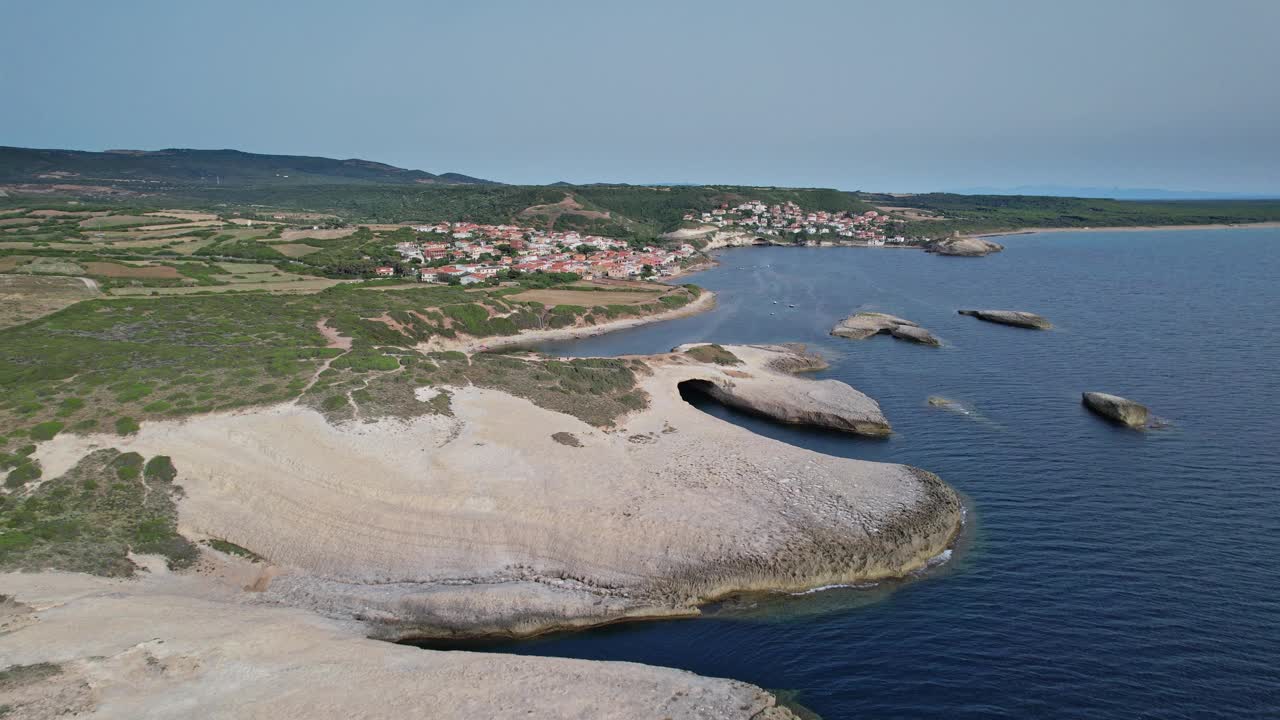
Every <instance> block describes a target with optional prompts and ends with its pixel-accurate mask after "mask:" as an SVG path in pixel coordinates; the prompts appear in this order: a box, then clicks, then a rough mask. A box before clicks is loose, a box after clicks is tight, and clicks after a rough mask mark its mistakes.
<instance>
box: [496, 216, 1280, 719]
mask: <svg viewBox="0 0 1280 720" xmlns="http://www.w3.org/2000/svg"><path fill="white" fill-rule="evenodd" d="M1001 242H1002V243H1004V244H1005V246H1006V248H1007V249H1006V250H1005V251H1004V252H1002V253H999V254H995V255H991V256H989V257H985V258H954V257H939V256H934V255H928V254H925V253H922V252H918V251H914V250H903V249H888V248H780V247H761V248H744V249H730V250H725V251H721V252H720V253H719V254H718V256H717V259H718V261H719V264H718V266H716V267H714V268H712V269H710V270H707V271H705V272H701V273H698V274H696V275H692V276H689V277H688V278H687V279H685V280H682V281H683V282H692V283H697V284H698V285H700V286H702V287H705V288H708V289H710V290H714V291H715V292H716V293H717V295H718V296H719V297H718V305H717V306H716V308H715V309H714V310H712V311H710V312H707V313H704V314H701V315H696V316H692V317H687V318H682V319H679V320H674V321H670V322H663V323H658V324H653V325H648V326H643V327H639V328H635V329H632V330H628V331H622V332H618V333H613V334H608V335H603V336H598V337H593V338H587V339H582V340H575V341H568V342H560V343H552V344H547V345H544V346H541V347H540V348H539V349H541V350H544V351H546V352H549V353H554V354H561V355H569V356H595V355H603V356H608V355H618V354H623V353H655V352H662V351H666V350H669V349H671V348H672V347H674V346H676V345H679V344H681V343H686V342H696V341H712V342H719V343H781V342H801V343H805V344H806V345H808V347H809V348H810V349H812V350H815V351H818V352H820V353H821V354H822V355H823V356H825V357H826V358H827V359H828V360H829V362H830V363H831V367H830V369H829V370H826V371H824V372H821V373H818V374H817V376H818V377H827V378H836V379H839V380H842V381H844V382H846V383H848V384H850V385H852V386H853V387H856V388H858V389H859V390H862V391H863V392H865V393H867V394H869V395H871V396H872V397H874V398H876V399H877V400H878V401H879V402H880V404H881V406H882V407H883V409H884V411H885V414H886V415H887V417H888V418H889V420H890V421H891V422H892V424H893V429H894V432H893V435H892V436H891V437H889V438H888V439H884V440H870V439H861V438H857V437H852V436H848V435H843V434H837V433H831V432H818V431H814V430H810V429H805V428H799V427H793V426H785V425H779V424H775V423H772V422H770V421H767V420H763V419H760V418H757V417H753V416H749V415H744V414H741V413H738V412H735V411H732V410H728V409H725V408H723V407H721V406H719V405H717V404H715V403H714V402H713V401H709V400H707V399H705V398H701V397H697V396H691V397H689V398H688V399H689V400H690V402H693V403H694V404H695V405H697V406H698V407H700V408H702V409H703V410H704V411H706V412H707V413H709V414H711V415H713V416H715V417H717V418H720V419H722V420H723V421H724V422H730V423H734V424H737V425H741V426H743V427H746V428H750V429H751V430H753V431H754V432H756V433H759V434H760V435H764V436H767V437H771V438H775V439H778V440H781V441H784V442H787V443H791V444H794V445H798V446H801V447H805V448H809V449H811V450H814V451H817V452H821V453H827V454H830V455H838V456H844V457H853V458H860V459H865V460H875V461H883V462H892V463H906V464H910V465H915V466H918V467H921V468H925V469H927V470H930V471H933V472H935V473H937V474H938V475H940V476H941V477H942V478H943V479H944V480H946V481H947V482H948V483H950V484H951V485H952V486H953V487H955V488H956V489H957V490H959V491H960V492H961V493H962V494H963V496H964V499H965V502H966V507H967V517H966V527H965V531H964V533H963V535H962V536H961V537H960V538H959V539H958V541H957V543H956V546H955V547H954V548H953V549H952V550H951V551H950V552H949V553H946V554H944V556H943V557H941V558H939V559H938V560H939V562H937V563H936V564H935V565H934V566H933V567H931V568H930V569H928V570H926V571H923V572H921V573H919V574H917V575H916V576H913V577H910V578H906V579H903V580H900V581H892V582H885V583H880V584H876V585H868V586H862V587H835V588H824V589H820V590H817V591H813V592H809V593H805V594H801V595H787V594H781V593H778V594H763V595H751V596H743V597H740V598H735V599H733V600H731V601H728V602H725V603H721V604H719V605H715V606H712V607H709V608H707V609H706V613H705V615H704V616H703V617H700V618H696V619H690V620H675V621H663V622H636V623H628V624H620V625H613V626H609V627H605V628H600V629H596V630H590V631H585V632H577V633H567V634H558V635H550V636H546V637H540V638H536V639H532V640H526V641H521V642H507V643H503V644H496V645H491V646H487V647H484V648H480V649H485V650H493V651H497V652H505V653H518V654H525V655H551V656H562V657H575V658H590V659H595V660H625V661H634V662H641V663H648V664H652V665H662V666H668V667H675V668H683V669H686V670H690V671H693V672H695V673H699V674H702V675H709V676H718V677H727V678H734V679H738V680H743V681H747V682H751V683H754V684H757V685H760V686H762V687H765V688H768V689H770V690H774V691H778V692H780V693H782V694H783V695H784V697H787V698H789V699H790V700H792V701H794V702H796V703H799V704H800V705H803V706H804V707H805V708H807V709H808V710H811V711H812V712H814V713H816V714H817V715H819V716H821V717H823V718H828V719H831V718H952V719H955V718H1280V419H1278V417H1277V414H1278V413H1280V229H1273V228H1272V229H1225V230H1180V231H1151V232H1071V233H1044V234H1032V235H1019V236H1011V237H1006V238H1002V239H1001ZM966 308H988V309H1011V310H1028V311H1031V312H1036V313H1039V314H1042V315H1044V316H1046V317H1048V318H1049V319H1050V320H1051V321H1052V322H1053V323H1054V325H1055V328H1054V329H1053V330H1049V331H1033V330H1022V329H1017V328H1010V327H1005V326H1000V325H993V324H989V323H985V322H981V321H979V320H976V319H974V318H971V317H963V316H960V315H958V314H957V313H956V311H957V310H960V309H966ZM857 310H877V311H883V312H888V313H892V314H895V315H899V316H902V317H904V318H907V319H909V320H913V321H915V322H917V323H919V324H920V325H922V326H924V327H925V328H927V329H929V330H931V331H932V332H933V333H934V334H935V335H937V336H938V337H939V338H940V339H941V340H942V343H943V346H942V347H941V348H930V347H925V346H921V345H915V344H911V343H907V342H903V341H900V340H895V339H893V338H890V337H887V336H877V337H873V338H870V339H867V340H860V341H854V340H845V339H840V338H834V337H831V336H829V335H828V331H829V330H830V329H831V327H832V326H833V325H834V324H835V323H836V322H837V321H838V320H840V319H841V318H842V317H844V316H845V315H847V314H849V313H852V312H854V311H857ZM1087 390H1097V391H1103V392H1109V393H1114V394H1118V395H1123V396H1125V397H1128V398H1132V399H1134V400H1137V401H1139V402H1142V403H1144V404H1146V405H1148V406H1149V407H1150V408H1151V411H1152V412H1153V413H1154V415H1155V416H1156V417H1157V418H1158V423H1159V425H1160V427H1158V428H1156V429H1152V430H1148V431H1145V432H1140V431H1135V430H1131V429H1128V428H1124V427H1120V426H1117V425H1113V424H1111V423H1108V422H1106V421H1104V420H1102V419H1100V418H1098V417H1096V416H1093V415H1091V414H1090V413H1089V412H1087V411H1086V410H1085V408H1083V407H1082V406H1081V403H1080V394H1081V392H1083V391H1087ZM931 396H938V397H941V398H946V399H948V400H950V401H951V402H952V403H953V404H951V405H949V406H945V407H938V406H933V405H930V404H929V402H928V398H930V397H931Z"/></svg>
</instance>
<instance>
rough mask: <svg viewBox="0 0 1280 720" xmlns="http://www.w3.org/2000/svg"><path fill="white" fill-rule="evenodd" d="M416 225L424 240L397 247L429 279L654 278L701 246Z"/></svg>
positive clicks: (508, 228) (388, 271)
mask: <svg viewBox="0 0 1280 720" xmlns="http://www.w3.org/2000/svg"><path fill="white" fill-rule="evenodd" d="M413 229H414V230H415V231H416V232H418V233H420V237H419V238H418V240H415V241H411V242H402V243H398V244H397V245H396V250H397V251H398V252H399V253H400V255H401V257H402V258H404V260H405V261H406V262H407V263H410V264H411V266H416V267H415V270H414V274H415V275H417V277H418V279H419V280H421V281H423V282H436V283H459V284H462V285H471V284H475V283H479V282H485V281H487V280H489V279H490V278H494V279H496V278H499V277H504V276H505V277H510V276H512V275H515V274H519V273H532V272H546V273H577V274H578V275H581V276H583V277H607V278H631V277H642V278H648V277H653V276H656V275H674V274H676V273H677V272H679V269H680V268H681V263H682V261H687V260H688V259H689V258H690V257H692V256H693V255H694V254H695V253H696V252H697V251H696V250H695V249H694V247H693V246H692V245H688V244H685V245H680V246H679V247H677V248H674V249H670V248H660V247H655V246H645V247H643V248H640V249H633V248H632V247H630V245H628V243H627V242H626V241H624V240H618V239H615V238H607V237H601V236H599V235H584V234H581V233H578V232H576V231H566V232H561V231H547V230H536V229H533V228H527V227H521V226H518V225H481V224H477V223H469V222H455V223H447V222H442V223H438V224H435V225H418V226H415V227H414V228H413ZM422 235H425V236H428V237H425V238H424V237H422ZM377 272H378V274H379V275H382V276H391V275H394V274H395V268H392V267H390V266H387V267H380V268H378V270H377Z"/></svg>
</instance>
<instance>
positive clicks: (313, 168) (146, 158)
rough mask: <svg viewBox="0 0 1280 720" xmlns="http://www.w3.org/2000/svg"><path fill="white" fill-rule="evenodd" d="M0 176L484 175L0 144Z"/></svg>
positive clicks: (430, 180) (259, 179) (178, 181)
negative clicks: (437, 173)
mask: <svg viewBox="0 0 1280 720" xmlns="http://www.w3.org/2000/svg"><path fill="white" fill-rule="evenodd" d="M0 182H3V183H65V184H89V185H102V184H110V185H115V186H122V187H137V186H142V187H146V186H148V185H157V184H158V185H182V186H217V185H224V186H233V187H243V186H274V185H295V186H296V185H316V184H334V183H347V184H349V183H376V184H388V183H390V184H444V185H490V184H497V183H494V182H492V181H490V180H482V179H480V178H475V177H471V176H469V175H462V174H460V173H452V172H451V173H443V174H440V175H433V174H431V173H429V172H423V171H422V170H406V169H404V168H398V167H395V166H392V165H386V164H383V163H378V162H371V161H369V160H357V159H352V160H334V159H332V158H323V157H307V156H304V155H258V154H256V153H247V152H241V151H239V150H186V149H176V148H175V149H169V150H107V151H105V152H85V151H81V150H38V149H32V148H18V147H4V146H0Z"/></svg>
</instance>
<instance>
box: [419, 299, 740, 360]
mask: <svg viewBox="0 0 1280 720" xmlns="http://www.w3.org/2000/svg"><path fill="white" fill-rule="evenodd" d="M715 306H716V294H715V293H713V292H711V291H710V290H703V291H702V292H701V293H700V294H699V295H698V297H696V298H694V299H693V301H692V302H690V303H689V304H688V305H685V306H683V307H678V308H676V309H675V310H669V311H667V312H662V313H655V314H653V315H646V316H644V317H633V318H622V319H619V320H611V321H609V322H604V323H599V324H596V325H577V326H574V327H565V328H548V329H546V330H525V331H524V332H521V333H520V334H519V335H510V336H497V337H486V338H471V337H467V338H446V337H440V336H435V337H432V338H431V339H430V340H428V341H427V342H425V343H421V344H419V345H418V350H419V351H421V352H439V351H447V350H456V351H459V352H465V353H474V352H487V351H489V350H496V349H499V348H507V347H521V346H525V345H534V344H537V343H543V342H553V341H556V340H572V339H574V338H584V337H592V336H594V335H603V334H605V333H609V332H615V331H617V330H626V329H628V328H633V327H639V326H641V325H648V324H650V323H655V322H662V321H664V320H675V319H676V318H682V317H688V316H690V315H697V314H698V313H701V312H706V311H708V310H710V309H712V308H714V307H715Z"/></svg>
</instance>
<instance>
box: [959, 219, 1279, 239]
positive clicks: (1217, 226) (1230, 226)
mask: <svg viewBox="0 0 1280 720" xmlns="http://www.w3.org/2000/svg"><path fill="white" fill-rule="evenodd" d="M1258 228H1280V221H1271V220H1268V221H1265V222H1256V223H1207V224H1201V225H1105V226H1097V227H1029V228H1019V229H1017V230H993V231H991V232H983V233H971V234H966V235H963V236H961V237H975V238H988V237H1004V236H1006V235H1038V234H1040V233H1070V232H1150V231H1152V230H1237V229H1240V230H1248V229H1258Z"/></svg>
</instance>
